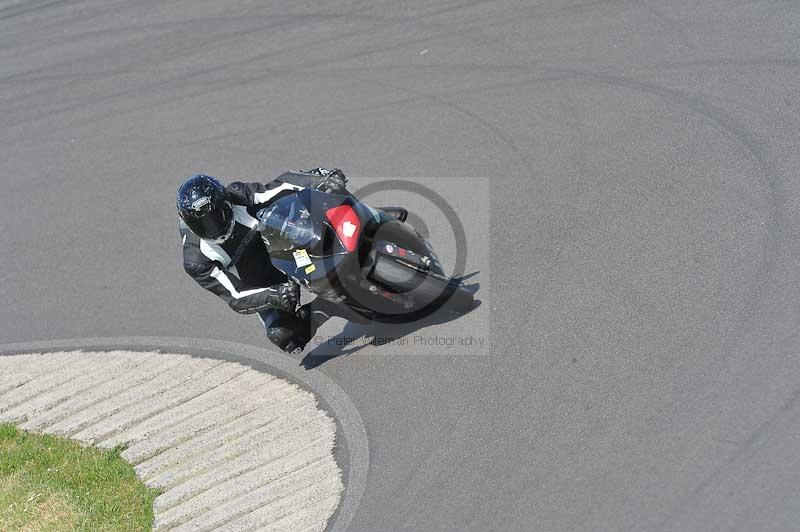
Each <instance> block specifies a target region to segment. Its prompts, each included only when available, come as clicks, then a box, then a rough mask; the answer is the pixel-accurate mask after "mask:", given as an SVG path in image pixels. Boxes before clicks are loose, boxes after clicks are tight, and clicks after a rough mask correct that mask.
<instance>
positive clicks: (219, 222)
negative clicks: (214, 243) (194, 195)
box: [185, 201, 233, 240]
mask: <svg viewBox="0 0 800 532" xmlns="http://www.w3.org/2000/svg"><path fill="white" fill-rule="evenodd" d="M185 222H186V225H188V226H189V229H191V230H192V232H193V233H194V234H196V235H197V236H199V237H200V238H204V239H206V240H219V239H221V238H222V237H224V236H226V235H227V234H228V233H229V230H230V229H231V227H232V226H233V210H232V209H231V206H230V204H228V202H227V201H226V202H224V203H223V204H222V205H221V206H219V207H216V208H212V209H211V210H209V211H208V212H205V213H203V214H202V215H200V216H192V217H190V218H189V219H188V220H185Z"/></svg>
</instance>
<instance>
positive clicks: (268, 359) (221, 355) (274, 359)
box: [0, 336, 369, 532]
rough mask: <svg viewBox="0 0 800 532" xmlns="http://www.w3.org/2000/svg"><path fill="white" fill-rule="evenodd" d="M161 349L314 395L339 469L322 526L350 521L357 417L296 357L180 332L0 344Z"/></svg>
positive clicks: (33, 348) (10, 347) (364, 465)
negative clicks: (336, 492)
mask: <svg viewBox="0 0 800 532" xmlns="http://www.w3.org/2000/svg"><path fill="white" fill-rule="evenodd" d="M68 350H73V351H78V350H86V351H89V350H92V351H113V350H130V351H161V352H171V353H178V354H186V355H190V356H195V357H202V358H214V359H220V360H226V361H231V362H238V363H240V364H243V365H246V366H249V367H251V368H253V369H255V370H259V371H264V372H267V373H270V374H272V375H274V376H275V377H279V378H283V379H286V380H287V381H289V382H293V383H295V384H297V385H298V386H300V387H302V388H304V389H306V390H308V391H309V392H311V393H313V394H314V395H315V397H317V399H318V401H319V404H320V407H321V408H323V409H324V410H326V411H327V412H329V413H330V414H331V416H332V417H333V418H334V420H335V422H336V432H337V438H336V441H337V445H336V449H335V453H334V455H335V458H336V461H337V462H338V463H339V466H340V467H341V469H342V474H343V477H344V478H343V481H344V486H345V491H344V496H343V497H342V502H341V504H340V505H339V507H338V508H337V509H336V511H335V513H334V514H333V516H332V517H331V519H330V521H329V524H328V527H327V530H328V531H329V532H344V531H346V530H347V528H348V527H349V525H350V522H351V520H352V519H353V516H354V515H355V512H356V509H357V508H358V505H359V503H360V501H361V496H362V495H363V493H364V489H365V488H366V481H367V474H368V472H369V443H368V440H367V433H366V430H365V429H364V424H363V422H362V420H361V416H360V415H359V413H358V410H356V408H355V405H353V403H352V401H350V398H349V397H348V396H347V394H346V393H345V392H344V390H342V388H341V387H339V385H338V384H336V383H335V382H334V381H333V380H332V379H331V378H330V377H328V376H326V375H324V374H323V373H321V372H320V371H318V370H316V371H307V370H305V369H304V368H302V367H301V366H299V364H298V362H297V360H295V359H293V358H291V357H289V356H287V355H284V354H282V353H278V352H275V351H270V350H268V349H264V348H259V347H256V346H252V345H247V344H239V343H235V342H226V341H221V340H207V339H196V338H181V337H151V336H127V337H116V338H82V339H64V340H47V341H38V342H20V343H10V344H2V345H0V356H7V355H17V354H23V353H44V352H50V351H68Z"/></svg>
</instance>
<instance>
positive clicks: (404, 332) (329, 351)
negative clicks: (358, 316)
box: [300, 272, 481, 369]
mask: <svg viewBox="0 0 800 532" xmlns="http://www.w3.org/2000/svg"><path fill="white" fill-rule="evenodd" d="M475 273H478V272H475ZM473 275H475V274H471V275H468V276H465V277H464V278H467V277H472V276H473ZM465 287H466V288H467V289H468V290H470V291H471V292H472V293H473V294H474V293H475V292H477V291H478V289H479V288H480V284H479V283H474V284H471V285H466V286H465ZM480 306H481V301H480V300H478V299H476V300H475V306H474V307H472V309H470V310H469V311H468V312H463V313H461V314H453V313H449V312H446V311H444V310H441V309H440V310H437V311H436V312H434V313H432V314H431V315H430V316H427V317H425V318H422V319H419V320H415V321H412V322H410V323H383V322H379V321H372V322H369V323H367V324H361V323H356V322H353V321H348V322H347V324H346V325H345V327H344V329H342V332H340V333H339V334H337V335H336V336H332V337H330V338H328V339H326V340H324V343H321V344H320V345H318V346H317V347H315V348H314V349H312V350H311V351H309V352H308V354H306V356H305V357H303V360H301V361H300V365H301V366H303V367H304V368H305V369H314V368H316V367H319V366H321V365H322V364H324V363H325V362H327V361H329V360H332V359H334V358H337V357H340V356H346V355H352V354H353V353H356V352H358V351H361V350H362V349H364V348H365V347H367V346H379V345H391V344H392V343H393V342H396V341H397V340H399V339H401V338H404V337H405V336H408V335H410V334H412V333H414V332H416V331H418V330H420V329H422V328H425V327H429V326H431V325H440V324H442V323H447V322H450V321H454V320H457V319H458V318H460V317H461V316H465V315H467V314H469V313H471V312H474V311H475V310H476V309H477V308H478V307H480Z"/></svg>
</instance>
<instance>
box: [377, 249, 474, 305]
mask: <svg viewBox="0 0 800 532" xmlns="http://www.w3.org/2000/svg"><path fill="white" fill-rule="evenodd" d="M370 278H371V279H372V281H374V282H376V283H378V284H380V285H382V286H384V287H385V288H386V289H388V290H391V291H392V292H395V293H400V294H407V295H410V296H411V297H412V298H413V299H414V301H415V303H416V305H415V308H414V309H412V310H413V313H415V314H418V313H420V312H422V313H423V314H425V315H427V314H430V313H432V312H434V311H436V310H438V309H440V308H442V309H445V310H448V311H451V312H457V313H464V312H468V311H470V310H472V309H473V308H474V306H475V298H474V297H473V296H472V292H470V291H469V290H467V289H466V288H464V287H463V286H462V285H461V284H460V283H458V282H456V281H453V280H451V279H447V278H445V277H442V276H440V275H437V274H434V273H431V272H421V271H419V270H417V269H416V268H413V267H412V266H409V265H407V264H405V263H403V262H402V261H398V260H394V259H392V258H391V257H386V256H382V257H380V258H379V259H378V260H377V261H376V262H375V265H374V267H373V268H372V272H371V274H370Z"/></svg>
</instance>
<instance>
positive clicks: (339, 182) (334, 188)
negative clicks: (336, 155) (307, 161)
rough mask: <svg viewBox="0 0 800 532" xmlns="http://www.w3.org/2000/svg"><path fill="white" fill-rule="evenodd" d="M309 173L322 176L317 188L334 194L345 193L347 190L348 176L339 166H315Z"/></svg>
mask: <svg viewBox="0 0 800 532" xmlns="http://www.w3.org/2000/svg"><path fill="white" fill-rule="evenodd" d="M307 173H309V174H313V175H316V176H319V177H320V178H321V180H320V183H319V185H317V190H321V191H323V192H330V193H333V194H344V193H345V192H347V176H345V175H344V172H342V171H341V170H339V169H338V168H334V169H333V170H328V169H327V168H315V169H313V170H309V171H308V172H307Z"/></svg>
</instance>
